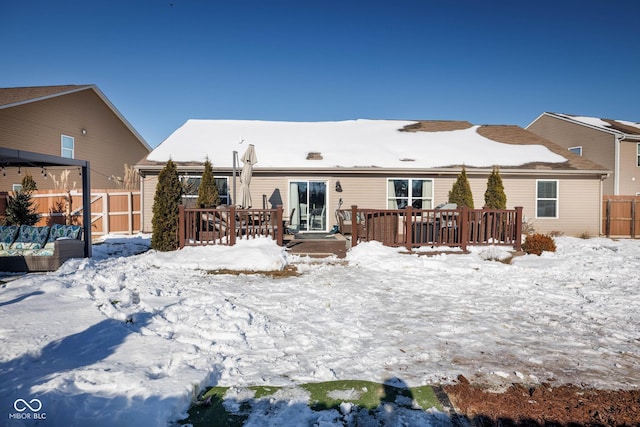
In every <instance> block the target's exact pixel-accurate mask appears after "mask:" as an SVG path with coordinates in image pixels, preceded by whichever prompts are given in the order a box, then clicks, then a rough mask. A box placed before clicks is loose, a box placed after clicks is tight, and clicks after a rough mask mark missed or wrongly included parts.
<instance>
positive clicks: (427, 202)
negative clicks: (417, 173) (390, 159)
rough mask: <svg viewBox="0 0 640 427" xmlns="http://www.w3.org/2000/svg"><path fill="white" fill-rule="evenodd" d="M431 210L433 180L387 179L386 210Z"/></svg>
mask: <svg viewBox="0 0 640 427" xmlns="http://www.w3.org/2000/svg"><path fill="white" fill-rule="evenodd" d="M407 206H412V207H414V208H415V209H432V208H433V180H432V179H418V178H388V179H387V208H388V209H404V208H406V207H407Z"/></svg>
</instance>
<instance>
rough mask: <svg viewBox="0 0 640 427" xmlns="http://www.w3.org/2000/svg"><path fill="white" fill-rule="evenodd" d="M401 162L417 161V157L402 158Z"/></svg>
mask: <svg viewBox="0 0 640 427" xmlns="http://www.w3.org/2000/svg"><path fill="white" fill-rule="evenodd" d="M400 161H401V162H415V161H416V159H409V158H406V157H405V158H404V159H400Z"/></svg>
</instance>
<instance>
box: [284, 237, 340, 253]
mask: <svg viewBox="0 0 640 427" xmlns="http://www.w3.org/2000/svg"><path fill="white" fill-rule="evenodd" d="M327 236H329V237H327ZM284 245H285V247H286V248H287V252H289V253H290V254H293V255H300V256H310V257H313V258H324V257H329V256H333V255H336V256H337V257H338V258H344V257H345V256H346V254H347V247H348V245H349V241H348V240H347V239H346V238H345V237H344V236H343V235H342V234H339V233H337V234H327V233H321V234H316V235H314V234H311V233H310V234H306V235H299V234H298V235H286V236H285V237H284Z"/></svg>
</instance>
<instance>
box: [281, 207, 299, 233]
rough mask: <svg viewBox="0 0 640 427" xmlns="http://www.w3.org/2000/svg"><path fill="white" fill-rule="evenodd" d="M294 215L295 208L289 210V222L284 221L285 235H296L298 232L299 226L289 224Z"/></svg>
mask: <svg viewBox="0 0 640 427" xmlns="http://www.w3.org/2000/svg"><path fill="white" fill-rule="evenodd" d="M295 213H296V208H293V209H291V213H290V214H289V220H288V221H284V230H285V232H286V233H287V234H298V232H299V231H300V224H291V220H292V219H293V215H294V214H295Z"/></svg>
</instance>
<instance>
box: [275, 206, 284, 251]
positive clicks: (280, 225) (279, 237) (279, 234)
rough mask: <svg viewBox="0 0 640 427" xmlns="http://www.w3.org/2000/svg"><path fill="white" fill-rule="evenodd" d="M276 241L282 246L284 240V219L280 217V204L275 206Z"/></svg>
mask: <svg viewBox="0 0 640 427" xmlns="http://www.w3.org/2000/svg"><path fill="white" fill-rule="evenodd" d="M274 226H275V228H276V241H277V242H278V246H282V244H283V240H284V220H283V219H282V205H278V206H276V223H275V225H274Z"/></svg>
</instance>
